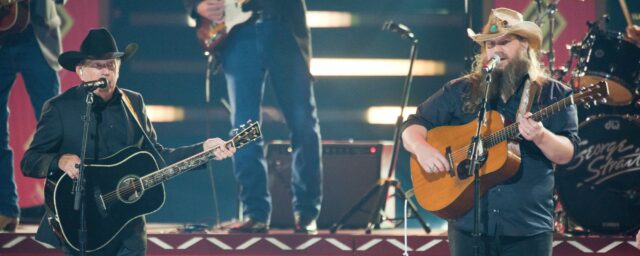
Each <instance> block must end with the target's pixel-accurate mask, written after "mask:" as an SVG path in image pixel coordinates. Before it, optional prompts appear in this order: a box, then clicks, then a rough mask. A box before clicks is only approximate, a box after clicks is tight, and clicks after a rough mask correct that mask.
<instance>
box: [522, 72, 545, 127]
mask: <svg viewBox="0 0 640 256" xmlns="http://www.w3.org/2000/svg"><path fill="white" fill-rule="evenodd" d="M539 88H540V86H539V85H538V83H537V82H536V81H533V82H532V81H531V77H529V75H527V78H526V80H525V82H524V88H523V89H522V96H521V98H520V105H519V106H518V112H517V113H516V121H517V120H519V119H520V118H521V117H522V116H523V115H524V114H525V113H527V112H530V111H531V106H532V105H533V102H534V101H535V100H533V99H534V98H536V97H537V95H538V93H539V91H540V90H539Z"/></svg>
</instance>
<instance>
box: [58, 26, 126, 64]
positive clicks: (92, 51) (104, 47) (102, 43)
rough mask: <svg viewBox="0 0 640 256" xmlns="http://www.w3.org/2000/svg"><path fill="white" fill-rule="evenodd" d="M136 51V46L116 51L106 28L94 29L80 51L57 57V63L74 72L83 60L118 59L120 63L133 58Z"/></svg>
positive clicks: (83, 42) (114, 42) (116, 47)
mask: <svg viewBox="0 0 640 256" xmlns="http://www.w3.org/2000/svg"><path fill="white" fill-rule="evenodd" d="M137 50H138V44H136V43H131V44H129V45H127V48H125V50H124V52H121V51H118V46H117V45H116V40H115V39H113V36H112V35H111V33H110V32H109V31H108V30H107V29H106V28H94V29H91V30H90V31H89V34H87V37H85V38H84V40H83V41H82V45H80V51H79V52H78V51H68V52H64V53H62V54H60V56H58V62H59V63H60V65H62V67H63V68H65V69H67V70H71V71H74V72H75V71H76V66H77V65H78V64H79V63H80V62H81V61H83V60H87V59H90V60H108V59H117V58H119V59H120V60H121V61H122V62H124V61H126V60H127V59H128V58H130V57H131V56H133V54H135V53H136V51H137Z"/></svg>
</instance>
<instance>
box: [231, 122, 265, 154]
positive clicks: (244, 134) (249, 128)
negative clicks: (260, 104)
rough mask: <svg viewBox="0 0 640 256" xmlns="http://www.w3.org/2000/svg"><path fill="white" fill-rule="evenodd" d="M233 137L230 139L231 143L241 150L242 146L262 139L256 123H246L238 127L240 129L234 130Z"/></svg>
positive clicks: (258, 125)
mask: <svg viewBox="0 0 640 256" xmlns="http://www.w3.org/2000/svg"><path fill="white" fill-rule="evenodd" d="M233 132H234V134H235V135H234V136H233V138H232V139H231V140H232V141H233V145H234V146H235V147H236V148H241V147H242V146H244V145H246V144H248V143H249V142H252V141H254V140H257V139H259V138H260V137H262V131H260V124H259V123H258V122H257V121H251V120H249V121H247V123H246V124H243V125H240V128H239V129H237V130H234V131H233Z"/></svg>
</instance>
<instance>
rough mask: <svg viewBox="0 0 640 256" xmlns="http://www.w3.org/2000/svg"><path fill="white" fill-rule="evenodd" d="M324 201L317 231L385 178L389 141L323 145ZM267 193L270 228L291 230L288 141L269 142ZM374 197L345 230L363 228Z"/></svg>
mask: <svg viewBox="0 0 640 256" xmlns="http://www.w3.org/2000/svg"><path fill="white" fill-rule="evenodd" d="M322 154H323V156H322V165H323V181H324V182H323V201H322V209H321V211H320V216H319V217H318V227H319V228H329V227H331V225H333V224H334V223H336V222H337V221H339V219H340V217H342V215H343V214H345V213H346V212H347V211H348V210H349V209H351V207H353V206H354V205H355V204H356V203H357V202H358V201H359V200H360V199H361V198H362V197H363V196H364V195H365V194H366V193H367V192H368V191H369V190H370V189H371V188H372V187H373V186H374V185H375V184H376V183H377V182H378V180H379V179H380V178H381V177H386V176H387V174H386V173H387V172H388V168H389V167H388V166H389V165H388V161H389V160H390V154H391V144H389V143H388V142H341V141H324V142H323V143H322ZM267 161H268V165H269V190H270V192H271V200H272V206H273V207H272V214H271V226H272V227H274V228H292V227H293V213H292V212H293V210H292V206H291V197H292V191H291V147H290V145H289V143H288V142H272V143H270V144H269V145H268V147H267ZM390 192H393V191H391V189H390ZM375 198H376V197H375V196H374V197H373V198H372V200H369V202H367V204H365V205H364V207H362V210H360V211H358V212H357V213H356V214H354V215H353V216H352V218H351V219H350V220H349V221H347V222H346V223H345V225H344V227H345V228H364V227H366V225H367V222H368V220H369V216H370V213H371V211H372V208H373V205H374V201H375ZM388 198H389V199H387V202H386V204H387V212H386V214H387V216H390V217H393V215H394V213H395V201H394V200H393V197H388Z"/></svg>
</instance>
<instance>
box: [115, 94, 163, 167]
mask: <svg viewBox="0 0 640 256" xmlns="http://www.w3.org/2000/svg"><path fill="white" fill-rule="evenodd" d="M118 92H120V94H121V95H122V102H123V103H124V105H125V106H126V109H127V110H128V111H129V114H131V116H133V119H135V120H136V124H137V125H138V128H139V129H140V131H141V132H142V137H144V139H145V140H146V141H147V143H148V144H149V147H150V148H151V149H152V150H153V151H154V153H155V154H156V156H157V157H158V158H159V159H160V162H161V163H162V166H167V163H166V162H165V161H164V158H163V157H162V155H160V152H158V150H157V149H156V147H155V146H154V145H153V143H152V142H151V139H149V135H147V132H146V131H145V129H144V126H142V122H140V117H138V114H137V113H136V111H135V110H134V109H133V105H131V100H130V99H129V97H128V96H127V94H126V93H124V91H122V90H120V89H118Z"/></svg>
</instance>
